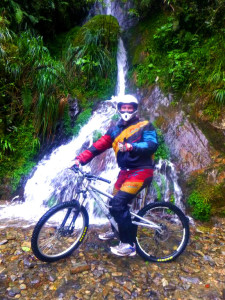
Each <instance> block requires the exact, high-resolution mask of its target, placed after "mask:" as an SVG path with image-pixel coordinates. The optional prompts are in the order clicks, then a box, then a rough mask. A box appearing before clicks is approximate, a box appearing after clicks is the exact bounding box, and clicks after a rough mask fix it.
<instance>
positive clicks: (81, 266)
mask: <svg viewBox="0 0 225 300" xmlns="http://www.w3.org/2000/svg"><path fill="white" fill-rule="evenodd" d="M89 270H91V266H90V265H88V264H87V263H86V262H82V263H77V264H76V265H75V264H74V265H73V267H72V268H71V270H70V273H71V274H76V273H81V272H84V271H89Z"/></svg>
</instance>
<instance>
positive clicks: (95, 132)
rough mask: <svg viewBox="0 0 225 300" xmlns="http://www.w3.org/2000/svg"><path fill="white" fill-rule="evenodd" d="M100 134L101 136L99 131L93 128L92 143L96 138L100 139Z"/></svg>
mask: <svg viewBox="0 0 225 300" xmlns="http://www.w3.org/2000/svg"><path fill="white" fill-rule="evenodd" d="M101 136H102V133H101V131H99V130H94V132H93V143H95V142H96V141H97V140H98V139H100V138H101Z"/></svg>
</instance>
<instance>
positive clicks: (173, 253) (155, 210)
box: [134, 202, 189, 262]
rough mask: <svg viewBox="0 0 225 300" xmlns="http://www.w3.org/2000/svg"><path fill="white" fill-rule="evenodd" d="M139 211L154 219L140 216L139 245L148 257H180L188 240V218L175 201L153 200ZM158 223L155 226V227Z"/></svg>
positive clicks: (142, 255)
mask: <svg viewBox="0 0 225 300" xmlns="http://www.w3.org/2000/svg"><path fill="white" fill-rule="evenodd" d="M138 215H139V216H141V217H143V218H144V219H146V220H148V221H150V222H152V223H154V225H153V226H152V225H148V223H147V222H145V221H143V220H140V219H138V218H137V217H136V218H135V219H134V221H136V222H139V223H142V225H138V226H137V237H136V248H137V252H138V254H139V255H140V256H141V257H142V258H144V259H145V260H149V261H153V262H168V261H172V260H174V259H175V258H177V257H178V256H179V255H180V254H181V253H182V252H183V251H184V249H185V248H186V246H187V243H188V240H189V220H188V218H187V217H186V216H185V215H184V213H183V212H182V211H181V210H180V209H179V208H178V207H176V206H175V205H173V204H171V203H168V202H158V203H151V204H148V205H147V206H145V207H143V209H141V210H140V211H139V212H138ZM154 227H155V228H154Z"/></svg>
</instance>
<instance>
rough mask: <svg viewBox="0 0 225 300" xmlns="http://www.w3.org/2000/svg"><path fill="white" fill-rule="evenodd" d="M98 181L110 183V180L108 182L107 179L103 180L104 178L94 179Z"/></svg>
mask: <svg viewBox="0 0 225 300" xmlns="http://www.w3.org/2000/svg"><path fill="white" fill-rule="evenodd" d="M96 178H97V179H98V180H101V181H105V182H107V183H111V181H110V180H108V179H105V178H102V177H96Z"/></svg>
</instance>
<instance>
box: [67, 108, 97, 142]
mask: <svg viewBox="0 0 225 300" xmlns="http://www.w3.org/2000/svg"><path fill="white" fill-rule="evenodd" d="M91 111H92V110H91V109H90V108H89V109H86V110H84V111H82V112H81V113H80V114H79V115H78V118H77V120H76V124H75V126H74V128H73V130H72V132H73V135H74V136H77V135H78V134H79V131H80V129H81V128H82V127H83V126H84V125H85V124H86V123H87V122H88V120H89V119H90V117H91Z"/></svg>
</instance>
